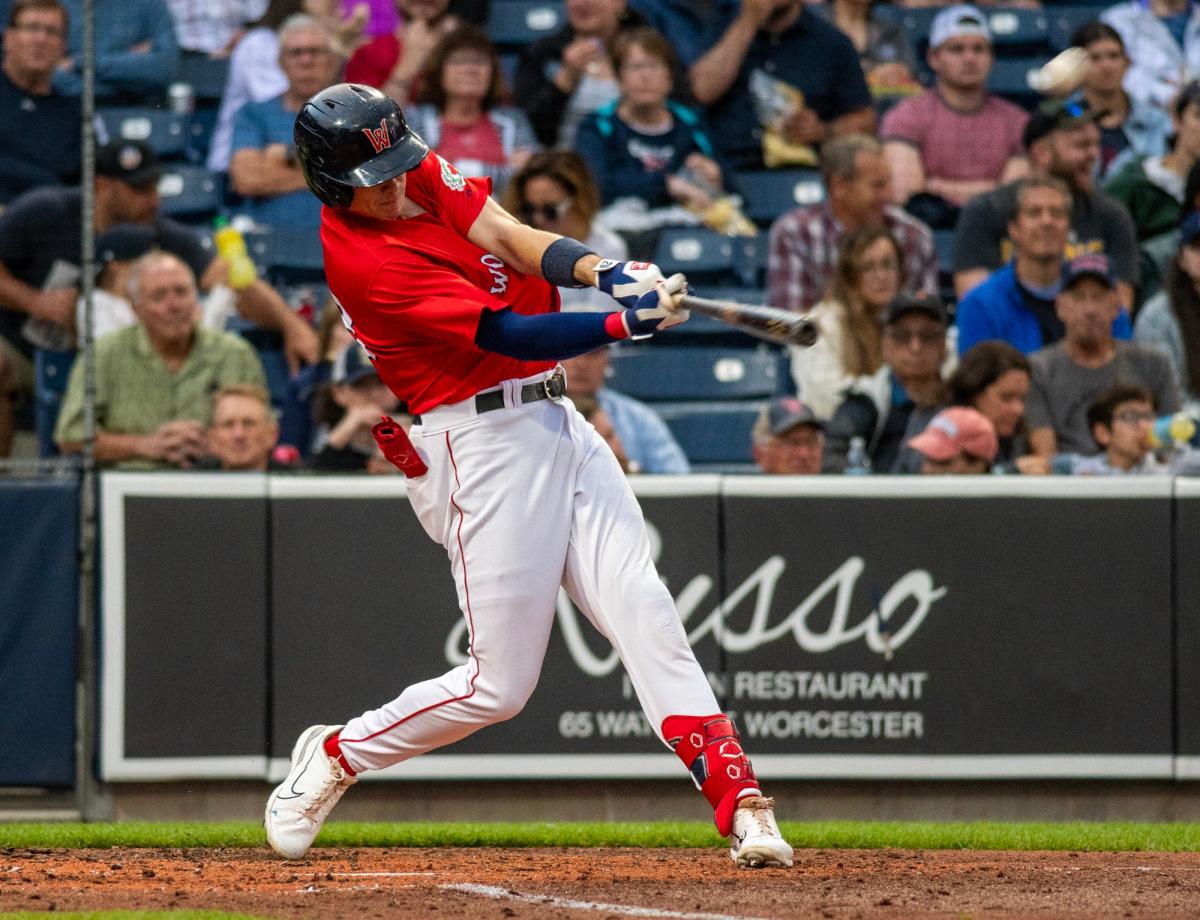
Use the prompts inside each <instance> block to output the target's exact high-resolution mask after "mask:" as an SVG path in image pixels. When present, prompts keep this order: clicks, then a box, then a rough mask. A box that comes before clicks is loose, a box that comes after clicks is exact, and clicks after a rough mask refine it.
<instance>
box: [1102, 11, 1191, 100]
mask: <svg viewBox="0 0 1200 920" xmlns="http://www.w3.org/2000/svg"><path fill="white" fill-rule="evenodd" d="M1100 18H1101V19H1102V20H1103V21H1104V22H1106V23H1108V24H1109V25H1110V26H1112V27H1113V28H1114V29H1116V30H1117V32H1118V33H1119V34H1120V36H1121V38H1122V39H1123V40H1124V42H1125V48H1126V50H1127V51H1128V52H1129V58H1130V60H1131V61H1132V66H1131V67H1130V68H1129V72H1128V73H1127V74H1126V75H1125V89H1126V90H1127V91H1128V92H1129V94H1130V95H1131V96H1133V98H1135V99H1137V100H1139V101H1140V102H1147V103H1150V104H1152V105H1156V106H1158V107H1159V108H1161V109H1163V110H1165V109H1166V108H1167V106H1169V105H1170V103H1171V100H1172V99H1174V98H1175V96H1176V95H1177V94H1178V93H1179V90H1180V89H1181V88H1182V86H1183V84H1184V82H1186V80H1187V75H1188V74H1195V73H1200V8H1197V7H1196V6H1195V4H1192V3H1189V2H1188V0H1125V2H1123V3H1116V4H1114V5H1113V6H1110V7H1109V8H1108V9H1107V10H1105V11H1104V13H1103V14H1102V15H1101V17H1100Z"/></svg>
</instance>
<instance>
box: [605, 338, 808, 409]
mask: <svg viewBox="0 0 1200 920" xmlns="http://www.w3.org/2000/svg"><path fill="white" fill-rule="evenodd" d="M779 354H780V353H779V352H778V351H777V350H775V349H772V348H769V347H766V346H763V347H761V348H704V347H697V348H688V347H686V346H682V345H681V346H671V345H661V346H656V347H654V348H640V349H639V348H631V349H626V350H623V351H617V352H615V353H614V354H613V356H612V360H611V363H610V365H609V368H610V377H609V379H608V384H609V385H610V386H612V388H613V389H614V390H620V391H621V392H622V393H627V394H628V395H630V396H633V397H635V398H637V399H645V400H651V401H654V400H661V401H669V400H695V399H755V398H763V397H769V396H774V395H776V394H777V393H781V392H784V391H785V389H786V384H787V381H786V380H785V379H783V377H784V376H786V375H781V373H780V362H779Z"/></svg>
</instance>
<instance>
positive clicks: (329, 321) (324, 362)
mask: <svg viewBox="0 0 1200 920" xmlns="http://www.w3.org/2000/svg"><path fill="white" fill-rule="evenodd" d="M353 343H354V337H353V336H351V335H350V330H349V329H347V328H346V324H345V323H344V322H342V311H341V309H340V308H339V307H338V304H337V301H336V300H334V298H333V297H330V298H329V301H328V302H327V303H326V304H325V307H324V309H323V310H322V311H321V317H320V321H319V323H318V325H317V354H318V355H319V357H318V359H317V360H316V361H314V362H313V363H312V364H309V365H306V366H305V367H302V368H301V369H300V370H299V371H298V372H297V373H295V374H293V375H292V376H291V377H290V378H289V379H288V384H287V392H286V394H285V396H284V399H283V405H282V406H281V407H280V420H279V443H280V444H285V445H288V446H291V447H295V448H296V449H297V450H298V451H299V452H300V454H301V455H302V456H304V457H307V456H309V455H310V454H311V453H312V447H313V435H314V431H315V428H314V421H313V400H314V398H315V397H316V394H317V391H318V390H319V389H320V387H321V385H322V384H324V383H328V382H329V377H330V374H331V373H332V372H333V364H334V362H335V361H337V357H338V355H340V354H341V353H342V350H343V349H344V348H345V347H346V346H347V345H351V344H353Z"/></svg>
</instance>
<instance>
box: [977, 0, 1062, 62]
mask: <svg viewBox="0 0 1200 920" xmlns="http://www.w3.org/2000/svg"><path fill="white" fill-rule="evenodd" d="M987 17H988V27H989V28H990V29H991V30H992V44H993V45H994V46H995V48H996V54H997V55H999V56H1005V55H1008V54H1010V53H1012V52H1015V51H1016V50H1017V49H1026V50H1027V51H1028V52H1029V53H1038V52H1043V51H1048V50H1049V47H1050V27H1049V21H1048V19H1047V17H1046V12H1045V10H1031V9H1022V8H1019V7H993V8H991V9H990V10H988V13H987Z"/></svg>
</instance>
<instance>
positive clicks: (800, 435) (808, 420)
mask: <svg viewBox="0 0 1200 920" xmlns="http://www.w3.org/2000/svg"><path fill="white" fill-rule="evenodd" d="M751 442H752V443H751V451H752V453H753V454H754V462H755V463H756V464H758V468H759V469H760V470H761V471H762V472H764V473H769V474H773V475H785V476H809V475H813V474H816V473H819V472H821V464H822V462H823V460H824V454H825V425H824V424H823V423H822V422H821V420H820V419H818V418H817V417H816V415H815V414H814V413H813V411H812V409H810V408H809V407H808V406H806V405H805V404H804V403H802V402H801V401H800V400H799V399H797V398H796V397H795V396H777V397H775V398H774V399H772V400H771V401H770V402H769V403H767V405H766V406H764V407H763V410H762V412H760V413H759V416H758V419H757V421H755V423H754V428H753V429H752V431H751Z"/></svg>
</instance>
